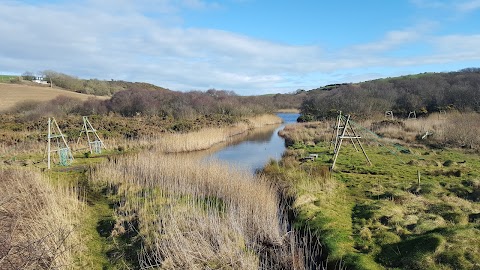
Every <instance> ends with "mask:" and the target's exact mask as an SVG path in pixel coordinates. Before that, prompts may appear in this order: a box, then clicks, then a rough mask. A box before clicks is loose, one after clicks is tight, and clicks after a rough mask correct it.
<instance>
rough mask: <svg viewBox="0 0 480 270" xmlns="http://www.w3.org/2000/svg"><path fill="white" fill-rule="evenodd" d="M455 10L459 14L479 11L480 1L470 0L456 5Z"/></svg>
mask: <svg viewBox="0 0 480 270" xmlns="http://www.w3.org/2000/svg"><path fill="white" fill-rule="evenodd" d="M456 9H457V10H459V11H461V12H472V11H474V10H477V9H480V0H470V1H465V2H461V3H458V4H457V5H456Z"/></svg>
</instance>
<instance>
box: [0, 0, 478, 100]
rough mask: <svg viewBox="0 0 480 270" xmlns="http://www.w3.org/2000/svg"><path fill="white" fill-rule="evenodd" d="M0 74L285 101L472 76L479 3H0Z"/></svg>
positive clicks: (156, 0) (449, 0)
mask: <svg viewBox="0 0 480 270" xmlns="http://www.w3.org/2000/svg"><path fill="white" fill-rule="evenodd" d="M0 37H2V38H1V42H0V73H4V74H5V73H6V74H21V73H23V72H25V71H32V72H35V73H38V72H40V71H43V70H55V71H58V72H63V73H66V74H70V75H74V76H77V77H80V78H98V79H106V80H109V79H116V80H127V81H144V82H150V83H153V84H156V85H159V86H163V87H167V88H170V89H172V90H180V91H189V90H207V89H210V88H215V89H226V90H234V91H235V92H237V93H238V94H241V95H252V94H265V93H285V92H292V91H295V90H297V89H306V90H308V89H312V88H316V87H319V86H323V85H326V84H330V83H340V82H359V81H365V80H369V79H375V78H381V77H393V76H399V75H405V74H414V73H421V72H442V71H456V70H458V69H461V68H465V67H480V0H404V1H400V0H398V1H380V0H365V1H318V0H317V1H313V0H312V1H308V0H302V1H292V0H284V1H279V0H277V1H273V0H263V1H262V0H224V1H213V0H212V1H210V0H102V1H96V0H69V1H67V0H45V1H35V0H23V1H22V0H3V1H1V3H0Z"/></svg>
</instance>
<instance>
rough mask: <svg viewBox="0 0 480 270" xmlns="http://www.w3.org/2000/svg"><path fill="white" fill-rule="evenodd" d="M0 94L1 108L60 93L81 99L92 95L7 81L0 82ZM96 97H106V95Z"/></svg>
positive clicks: (5, 108)
mask: <svg viewBox="0 0 480 270" xmlns="http://www.w3.org/2000/svg"><path fill="white" fill-rule="evenodd" d="M0 95H1V96H2V99H1V100H0V108H1V110H8V109H10V108H12V107H13V106H14V105H15V104H16V103H17V102H20V101H25V100H35V101H49V100H52V99H54V98H56V97H58V96H60V95H63V96H67V97H71V98H78V99H80V100H82V101H84V100H87V99H88V98H89V97H93V96H92V95H86V94H80V93H75V92H71V91H66V90H61V89H56V88H49V87H41V86H31V85H23V84H7V83H0ZM96 98H99V99H107V97H96Z"/></svg>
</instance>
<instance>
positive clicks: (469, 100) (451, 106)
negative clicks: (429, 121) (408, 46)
mask: <svg viewBox="0 0 480 270" xmlns="http://www.w3.org/2000/svg"><path fill="white" fill-rule="evenodd" d="M300 110H301V114H302V115H301V118H300V120H301V121H313V120H321V119H325V118H330V117H332V116H335V115H337V112H338V111H342V112H344V113H346V114H354V115H356V116H359V117H368V116H371V115H374V114H379V113H381V114H383V113H384V112H385V111H393V113H394V115H395V116H403V117H407V116H408V114H409V112H411V111H415V112H416V114H417V115H422V114H429V113H432V112H439V111H442V110H445V111H448V110H457V111H461V112H465V111H476V112H480V68H467V69H462V70H460V71H457V72H446V73H422V74H417V75H409V76H402V77H395V78H386V79H377V80H372V81H367V82H362V83H351V84H339V85H335V87H333V88H332V87H329V88H326V89H325V88H318V89H314V90H311V91H308V92H307V96H306V98H305V100H304V101H303V102H302V105H301V108H300Z"/></svg>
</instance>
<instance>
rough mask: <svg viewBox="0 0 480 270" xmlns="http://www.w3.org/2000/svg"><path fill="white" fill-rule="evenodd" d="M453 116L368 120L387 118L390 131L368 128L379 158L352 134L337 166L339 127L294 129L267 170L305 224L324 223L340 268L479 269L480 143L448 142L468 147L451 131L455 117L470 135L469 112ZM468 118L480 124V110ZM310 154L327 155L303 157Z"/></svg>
mask: <svg viewBox="0 0 480 270" xmlns="http://www.w3.org/2000/svg"><path fill="white" fill-rule="evenodd" d="M449 117H452V118H446V119H441V120H440V121H442V122H440V123H441V124H442V125H439V122H437V125H435V126H434V125H433V124H431V123H432V121H427V120H422V119H420V120H419V121H417V122H415V121H398V122H395V123H394V124H392V121H387V122H388V124H386V126H384V125H385V122H384V121H383V120H381V121H377V122H370V124H369V125H367V124H365V125H366V126H368V127H370V128H371V127H375V126H377V128H378V129H377V131H378V133H381V134H382V135H383V136H385V137H387V138H385V137H382V138H381V139H379V138H376V140H374V138H370V139H368V138H367V137H368V136H367V135H365V139H364V142H368V141H370V143H365V147H366V151H367V154H368V156H369V158H370V159H371V161H372V163H373V165H372V166H368V165H367V163H366V161H365V158H364V157H363V155H362V153H361V152H357V151H356V150H355V149H354V148H353V146H352V145H351V144H349V143H348V142H347V143H345V145H344V146H342V149H341V152H340V155H339V158H338V161H337V167H336V170H335V171H334V172H330V170H329V167H330V166H331V158H332V152H331V149H330V146H329V143H328V142H329V140H330V138H331V132H332V130H331V129H330V125H329V124H325V123H309V124H303V125H297V126H295V127H290V128H287V129H286V130H285V131H284V133H283V135H284V136H286V137H287V141H288V142H289V143H290V144H291V147H290V150H288V151H287V152H286V154H285V155H284V157H283V159H282V161H281V162H279V163H275V162H272V163H271V164H270V165H268V166H267V167H266V168H265V174H266V175H268V176H269V178H270V179H272V180H273V181H276V182H280V183H282V184H283V185H284V186H285V187H286V188H285V189H286V190H287V192H289V193H290V195H291V196H293V197H294V198H295V209H296V211H297V212H298V218H297V224H298V226H304V225H308V226H310V227H311V228H314V230H316V231H317V235H318V236H319V237H320V239H321V241H322V243H324V244H325V246H326V248H327V250H328V253H329V254H328V260H329V265H330V266H331V267H338V266H339V265H344V266H345V268H347V269H382V268H394V269H476V268H478V267H479V264H478V262H479V261H480V247H479V246H478V242H479V241H480V227H479V222H480V220H479V214H480V203H479V202H480V197H479V194H480V193H479V192H480V189H479V188H480V182H479V178H480V164H479V163H478V161H477V160H478V156H477V154H476V153H475V152H472V149H473V150H474V149H475V147H476V144H475V143H470V144H465V145H464V146H465V148H466V149H447V148H440V149H439V148H438V147H439V146H441V145H460V143H459V141H458V140H457V141H454V140H451V139H449V138H452V137H449V132H453V130H452V129H451V127H450V126H449V125H447V124H446V123H448V121H452V122H451V123H452V125H453V124H455V125H456V127H457V129H455V132H457V133H461V132H462V129H461V128H458V127H459V126H460V124H461V123H462V122H464V121H463V120H464V119H466V118H459V119H458V120H457V121H456V122H454V119H455V118H453V116H449ZM449 119H450V120H449ZM468 119H470V121H472V119H473V121H474V123H471V124H470V126H472V124H473V126H478V122H476V124H475V121H476V120H475V119H477V118H476V116H475V115H474V116H473V117H470V118H468ZM422 121H423V122H422ZM428 123H430V126H428V125H427V124H428ZM449 129H450V131H449ZM425 130H435V132H434V134H436V135H433V136H432V137H430V138H428V139H427V140H426V139H423V140H422V139H421V135H422V132H425ZM408 134H411V135H408ZM467 134H468V132H467ZM419 135H420V136H419ZM401 138H405V140H400V139H401ZM409 138H411V139H409ZM377 140H378V141H377ZM379 142H381V143H382V144H381V145H380V144H379ZM399 142H401V143H402V144H403V145H402V147H400V146H399V145H398V143H399ZM407 142H408V143H407ZM470 142H472V141H471V140H470ZM431 146H435V148H430V147H431ZM400 150H408V151H400ZM310 153H316V154H319V158H318V159H315V160H314V161H313V162H307V161H301V158H303V157H305V156H307V155H309V154H310Z"/></svg>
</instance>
